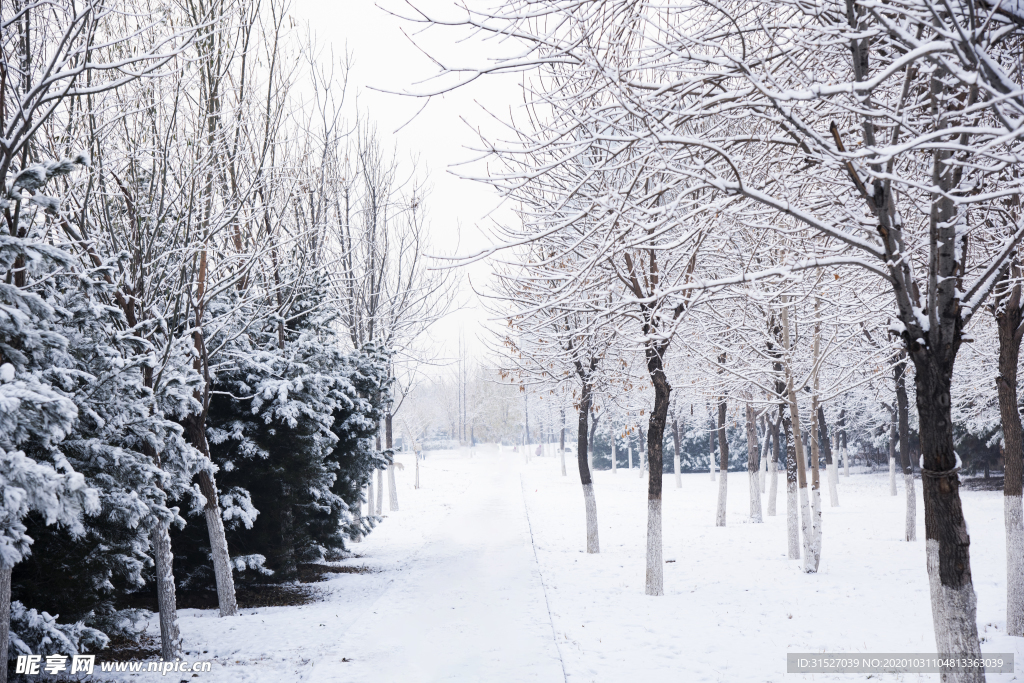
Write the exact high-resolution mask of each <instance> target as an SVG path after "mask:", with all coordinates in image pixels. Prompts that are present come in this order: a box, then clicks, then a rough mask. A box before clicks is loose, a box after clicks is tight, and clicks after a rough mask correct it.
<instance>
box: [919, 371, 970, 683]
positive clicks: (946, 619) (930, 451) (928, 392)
mask: <svg viewBox="0 0 1024 683" xmlns="http://www.w3.org/2000/svg"><path fill="white" fill-rule="evenodd" d="M935 355H938V354H927V355H925V354H923V353H921V354H920V356H922V357H915V358H914V360H915V365H916V370H917V372H916V373H915V385H916V388H917V411H918V416H919V422H920V434H921V451H922V454H923V457H924V468H923V469H922V470H921V483H922V488H923V489H924V525H925V539H926V547H925V552H926V556H927V558H928V578H929V583H930V587H931V599H932V616H933V618H934V622H935V641H936V645H937V648H938V652H949V653H957V654H958V655H963V656H968V657H978V656H980V654H981V647H980V644H979V642H978V624H977V599H976V596H975V593H974V584H973V581H972V578H971V558H970V544H971V540H970V537H969V536H968V534H967V525H966V523H965V521H964V515H963V507H962V506H961V503H960V479H959V477H958V476H957V469H958V468H957V464H956V455H955V453H954V452H953V420H952V416H951V414H950V398H949V391H950V384H951V377H952V369H953V364H952V362H949V363H945V364H943V363H940V362H939V361H938V359H936V358H935V357H934V356H935ZM929 361H930V362H929ZM984 679H985V676H984V673H981V672H979V673H977V674H957V675H943V680H949V681H960V682H968V681H983V680H984Z"/></svg>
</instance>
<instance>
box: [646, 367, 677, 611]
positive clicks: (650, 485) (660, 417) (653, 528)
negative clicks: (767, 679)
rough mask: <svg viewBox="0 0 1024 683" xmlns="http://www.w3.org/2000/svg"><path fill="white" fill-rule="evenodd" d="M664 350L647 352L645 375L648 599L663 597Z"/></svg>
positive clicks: (666, 393)
mask: <svg viewBox="0 0 1024 683" xmlns="http://www.w3.org/2000/svg"><path fill="white" fill-rule="evenodd" d="M664 352H665V348H664V347H662V348H651V347H648V348H647V372H648V374H649V375H650V377H651V384H653V385H654V410H652V411H651V418H650V420H649V422H648V427H647V448H646V451H647V462H648V463H649V469H648V473H649V476H648V479H647V581H646V587H645V591H644V592H645V593H646V594H647V595H664V594H665V574H664V572H665V564H664V561H663V559H662V544H661V543H662V542H661V539H662V528H661V484H662V481H661V480H662V467H663V463H664V459H663V454H662V444H663V443H664V441H665V422H666V420H667V418H668V406H669V400H670V399H671V393H672V387H671V386H670V385H669V383H668V378H667V377H666V376H665V369H664V365H663V361H662V356H663V354H664Z"/></svg>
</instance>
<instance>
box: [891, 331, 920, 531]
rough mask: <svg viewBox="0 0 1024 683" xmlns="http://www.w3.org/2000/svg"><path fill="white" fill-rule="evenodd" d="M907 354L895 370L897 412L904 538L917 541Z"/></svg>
mask: <svg viewBox="0 0 1024 683" xmlns="http://www.w3.org/2000/svg"><path fill="white" fill-rule="evenodd" d="M906 358H907V356H906V352H905V351H901V352H900V358H899V362H897V363H896V365H895V366H894V368H893V374H894V375H895V380H896V412H897V414H898V415H899V430H900V432H899V436H900V465H901V466H902V468H903V488H904V489H906V494H907V515H906V519H905V523H904V525H903V526H904V529H903V530H904V533H903V537H904V538H905V539H906V540H907V541H908V542H909V541H916V540H917V492H916V491H915V490H914V460H913V459H912V458H911V457H910V416H909V415H908V414H907V413H908V410H909V405H908V401H907V380H906V374H907V373H906V371H907V363H906Z"/></svg>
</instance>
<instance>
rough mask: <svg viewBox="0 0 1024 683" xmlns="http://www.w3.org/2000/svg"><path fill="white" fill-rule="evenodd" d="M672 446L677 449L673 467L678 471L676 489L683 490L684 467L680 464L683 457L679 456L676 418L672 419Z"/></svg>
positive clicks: (673, 457)
mask: <svg viewBox="0 0 1024 683" xmlns="http://www.w3.org/2000/svg"><path fill="white" fill-rule="evenodd" d="M672 445H673V447H674V449H675V450H674V453H675V454H674V455H673V456H672V465H673V467H674V468H675V471H676V488H677V489H681V488H683V475H682V473H681V472H680V471H679V468H680V467H681V465H682V463H681V462H680V461H681V456H680V455H679V422H678V421H677V420H676V419H675V418H673V419H672Z"/></svg>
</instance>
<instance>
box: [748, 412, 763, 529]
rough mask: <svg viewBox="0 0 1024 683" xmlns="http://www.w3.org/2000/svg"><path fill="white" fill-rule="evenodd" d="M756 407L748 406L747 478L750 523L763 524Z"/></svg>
mask: <svg viewBox="0 0 1024 683" xmlns="http://www.w3.org/2000/svg"><path fill="white" fill-rule="evenodd" d="M756 419H757V418H756V417H755V415H754V407H753V406H752V405H750V404H749V403H748V404H747V476H748V477H749V478H750V521H751V522H754V523H755V524H760V523H761V521H762V520H761V482H760V481H759V480H758V479H759V470H760V469H761V463H760V457H759V456H760V455H761V453H760V445H759V444H758V442H757V424H756Z"/></svg>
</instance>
